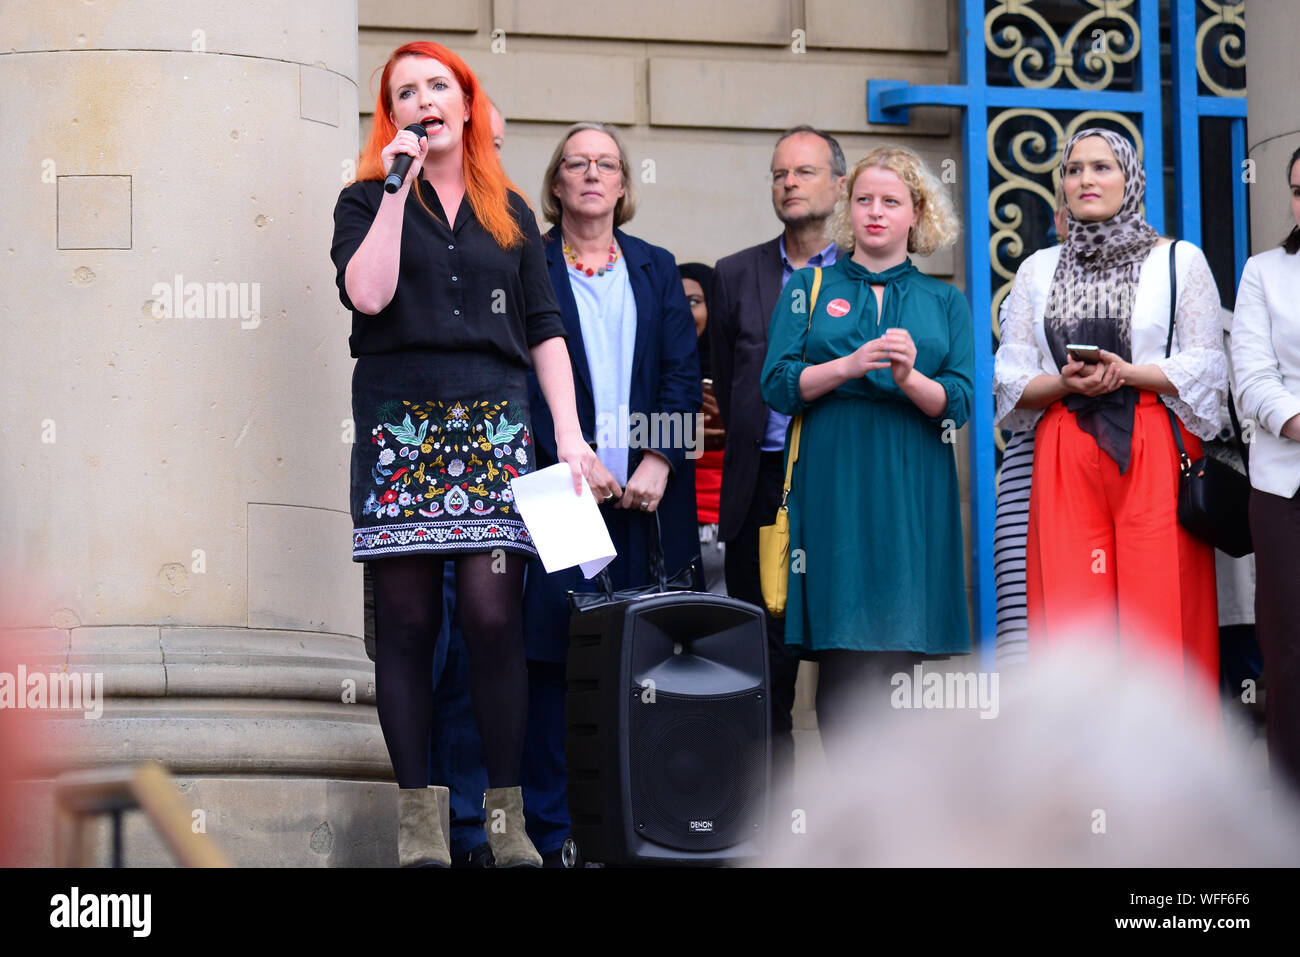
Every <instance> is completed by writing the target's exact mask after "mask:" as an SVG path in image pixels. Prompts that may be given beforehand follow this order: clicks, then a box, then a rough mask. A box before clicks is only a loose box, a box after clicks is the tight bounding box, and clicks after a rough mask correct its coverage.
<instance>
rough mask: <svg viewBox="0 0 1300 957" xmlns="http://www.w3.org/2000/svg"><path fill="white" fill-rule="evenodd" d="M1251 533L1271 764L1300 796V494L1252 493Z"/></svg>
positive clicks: (1256, 623) (1277, 774)
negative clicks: (1287, 496) (1290, 495)
mask: <svg viewBox="0 0 1300 957" xmlns="http://www.w3.org/2000/svg"><path fill="white" fill-rule="evenodd" d="M1250 533H1251V536H1252V537H1253V538H1254V542H1255V634H1256V636H1257V637H1258V638H1259V649H1260V652H1261V654H1262V656H1263V659H1264V689H1265V690H1264V716H1265V721H1266V722H1267V724H1268V754H1269V764H1270V766H1271V767H1272V769H1273V772H1274V774H1275V775H1276V777H1277V780H1279V781H1285V782H1288V783H1289V784H1290V786H1291V787H1292V788H1293V789H1294V790H1295V792H1296V793H1297V794H1300V624H1298V623H1300V493H1298V494H1297V495H1295V496H1293V497H1291V498H1289V499H1287V498H1282V497H1281V496H1278V495H1270V494H1269V493H1268V492H1261V491H1260V490H1259V489H1251V492H1250Z"/></svg>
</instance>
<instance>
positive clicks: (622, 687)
mask: <svg viewBox="0 0 1300 957" xmlns="http://www.w3.org/2000/svg"><path fill="white" fill-rule="evenodd" d="M767 664H768V662H767V633H766V622H765V620H764V617H763V613H762V611H761V610H760V609H758V608H756V607H755V606H754V605H750V604H748V603H747V602H742V601H737V600H736V599H733V598H722V597H719V596H716V595H709V594H703V593H698V592H685V593H683V592H677V593H673V592H668V593H663V594H653V595H648V596H646V597H642V598H635V599H632V600H627V601H618V602H613V603H610V604H604V605H599V606H596V607H594V608H589V609H586V610H583V611H577V612H574V614H573V615H572V617H571V618H570V621H569V658H568V669H567V677H568V695H567V699H566V713H565V726H566V735H565V761H566V764H567V766H568V772H569V791H568V795H569V815H570V818H571V819H572V832H573V837H574V840H576V841H577V843H578V847H579V848H580V849H581V851H582V856H583V858H584V859H586V860H588V861H599V862H603V863H606V864H637V863H641V864H651V863H655V864H697V863H722V862H725V861H728V860H734V859H741V858H748V857H755V856H757V855H758V854H759V853H761V850H762V843H763V841H762V837H763V828H764V827H765V824H766V817H767V800H768V787H769V781H770V778H771V750H770V746H769V739H770V736H771V707H770V705H769V701H768V671H767Z"/></svg>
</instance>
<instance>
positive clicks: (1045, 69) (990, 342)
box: [867, 0, 1249, 668]
mask: <svg viewBox="0 0 1300 957" xmlns="http://www.w3.org/2000/svg"><path fill="white" fill-rule="evenodd" d="M959 4H960V7H961V23H960V31H961V33H960V35H961V38H962V39H961V54H962V70H961V83H960V84H959V85H954V86H913V85H910V84H908V83H905V82H899V81H895V80H870V81H869V82H868V84H867V108H868V118H869V119H870V121H871V122H872V123H893V124H906V123H907V122H908V109H909V107H917V106H951V107H957V108H960V109H961V110H962V114H963V115H962V154H963V157H964V168H965V176H964V179H963V182H962V184H961V186H962V188H961V192H962V194H963V213H964V219H965V227H966V238H965V253H966V255H965V267H966V295H967V296H968V297H969V298H970V302H971V312H972V314H973V315H974V316H975V317H977V319H978V317H980V316H985V317H988V320H989V322H990V329H991V333H992V334H991V335H988V336H984V335H976V337H975V350H976V351H975V382H976V394H977V395H978V396H980V397H982V398H981V400H980V401H977V402H976V403H975V409H974V414H973V416H972V422H971V428H972V432H971V433H970V435H971V442H970V446H971V447H970V467H971V468H970V476H971V506H972V507H971V521H972V536H971V537H972V539H973V554H974V561H973V564H972V567H973V570H974V578H975V580H974V595H975V623H976V636H977V640H978V641H979V644H980V647H981V651H982V655H983V663H984V666H985V667H986V668H992V667H993V649H994V640H995V635H996V602H995V593H994V578H993V561H992V556H993V524H994V508H995V488H996V470H997V468H998V462H999V459H1000V450H1001V448H1002V447H1003V442H1004V437H1003V435H1002V434H1001V433H1000V431H999V430H997V429H995V428H994V427H993V401H992V393H993V353H994V351H995V349H996V348H997V340H998V334H999V330H998V320H997V316H998V308H999V306H1000V305H1001V303H1002V300H1003V299H1004V298H1005V297H1006V295H1007V293H1008V292H1009V290H1010V288H1011V282H1012V280H1013V279H1014V278H1015V273H1016V268H1017V267H1018V266H1019V264H1020V262H1021V261H1022V260H1023V259H1024V258H1025V257H1027V256H1029V255H1030V254H1031V253H1033V252H1035V251H1037V250H1038V249H1041V248H1043V247H1045V246H1047V245H1049V244H1050V243H1051V242H1052V241H1054V237H1053V236H1052V233H1051V221H1052V211H1053V209H1054V206H1055V186H1056V184H1055V182H1054V180H1055V175H1056V169H1057V166H1058V164H1059V160H1060V151H1061V149H1062V147H1064V145H1065V143H1066V141H1067V140H1068V139H1069V138H1070V136H1072V135H1073V134H1074V133H1075V132H1076V131H1078V130H1079V129H1082V128H1084V127H1085V126H1105V127H1109V128H1111V129H1114V130H1116V131H1117V132H1121V133H1123V134H1125V135H1127V136H1128V137H1130V138H1131V139H1132V140H1133V141H1134V142H1135V143H1136V144H1137V148H1138V155H1139V156H1140V157H1141V159H1142V162H1143V164H1144V166H1145V169H1146V174H1147V184H1148V185H1147V196H1146V216H1147V219H1148V220H1149V221H1150V222H1151V224H1152V225H1153V226H1155V227H1156V229H1158V230H1160V231H1161V232H1170V231H1171V229H1170V228H1167V223H1166V187H1167V186H1168V185H1172V203H1171V205H1172V206H1173V208H1174V210H1175V211H1176V222H1175V223H1174V224H1172V229H1173V230H1175V231H1176V235H1178V236H1179V237H1180V238H1182V239H1186V240H1188V241H1190V242H1193V243H1196V244H1197V245H1203V229H1202V200H1203V198H1204V197H1205V196H1206V195H1224V196H1225V199H1226V198H1227V197H1230V203H1231V236H1230V237H1229V243H1228V248H1229V250H1230V251H1229V253H1228V262H1227V263H1226V264H1224V265H1220V267H1219V269H1218V272H1220V273H1226V272H1227V271H1228V270H1231V272H1232V275H1231V276H1227V275H1226V274H1225V275H1219V276H1216V278H1218V279H1219V281H1220V288H1221V289H1224V288H1228V289H1231V288H1233V287H1235V285H1236V280H1237V279H1238V278H1239V277H1240V275H1241V270H1242V268H1243V267H1244V266H1245V262H1246V257H1247V255H1248V249H1249V231H1248V227H1247V221H1246V215H1247V205H1246V182H1247V181H1248V179H1249V175H1248V174H1249V167H1248V164H1247V163H1246V131H1245V120H1246V99H1245V97H1246V90H1245V76H1244V67H1245V42H1244V32H1245V27H1244V19H1243V17H1244V8H1245V4H1244V2H1237V3H1215V2H1212V0H1164V2H1157V0H1045V2H1038V0H1007V2H994V0H959ZM1162 24H1163V25H1164V27H1165V28H1166V29H1167V31H1168V35H1167V40H1166V42H1167V44H1168V51H1169V57H1168V64H1167V65H1165V64H1163V63H1162V56H1161V39H1162V37H1161V26H1162ZM1162 67H1163V69H1162ZM1162 80H1167V81H1168V82H1169V84H1170V89H1169V90H1168V91H1165V90H1164V89H1162ZM1207 119H1209V120H1219V121H1226V122H1227V123H1228V126H1229V132H1228V139H1229V147H1230V148H1229V152H1228V155H1229V156H1230V157H1231V165H1230V167H1228V168H1222V169H1220V170H1218V175H1217V176H1216V179H1215V181H1214V182H1209V181H1208V180H1203V177H1202V157H1203V154H1204V152H1205V150H1206V149H1207V148H1208V147H1209V146H1210V145H1212V144H1210V143H1207V142H1206V141H1205V140H1204V138H1203V135H1202V126H1203V121H1205V120H1207ZM1166 133H1169V134H1171V135H1170V139H1171V142H1172V148H1171V149H1170V150H1169V159H1170V160H1171V162H1172V178H1167V177H1166V147H1165V134H1166ZM1220 165H1221V166H1225V164H1220ZM1225 194H1226V195H1225ZM1208 253H1209V250H1207V254H1208ZM1210 261H1211V265H1212V267H1213V266H1215V265H1216V263H1215V258H1214V257H1213V256H1211V257H1210Z"/></svg>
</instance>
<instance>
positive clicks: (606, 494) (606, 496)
mask: <svg viewBox="0 0 1300 957" xmlns="http://www.w3.org/2000/svg"><path fill="white" fill-rule="evenodd" d="M613 497H614V493H613V492H606V493H605V497H604V498H602V499H601V501H602V502H608V501H609V500H610V499H611V498H613Z"/></svg>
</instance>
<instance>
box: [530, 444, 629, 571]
mask: <svg viewBox="0 0 1300 957" xmlns="http://www.w3.org/2000/svg"><path fill="white" fill-rule="evenodd" d="M510 490H511V491H512V492H513V493H514V496H515V505H516V506H517V507H518V509H519V516H520V517H521V518H522V519H523V520H524V524H525V525H526V526H528V534H530V535H532V537H533V544H534V545H536V546H537V554H538V556H539V557H540V558H541V559H542V565H543V566H544V567H545V568H546V571H547V572H557V571H559V570H560V569H562V568H572V567H573V566H574V565H577V566H578V567H579V568H581V569H582V574H583V577H585V578H591V577H592V576H593V575H596V574H599V572H600V570H601V569H602V568H604V567H605V566H606V565H608V564H609V563H610V562H612V561H613V560H614V556H615V555H616V554H617V552H616V551H615V549H614V543H613V541H611V540H610V537H609V529H608V528H606V527H605V520H604V519H603V518H601V515H600V506H598V505H597V504H596V500H595V498H593V497H592V495H591V490H590V489H589V488H588V487H587V480H586V479H585V478H584V479H583V480H582V496H581V497H579V496H577V495H574V494H573V476H572V473H571V472H570V471H569V466H567V465H566V464H564V463H563V462H561V463H559V464H558V465H552V466H549V467H547V468H544V469H542V470H541V471H540V472H532V473H530V474H528V475H521V476H520V477H519V478H516V479H511V480H510Z"/></svg>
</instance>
